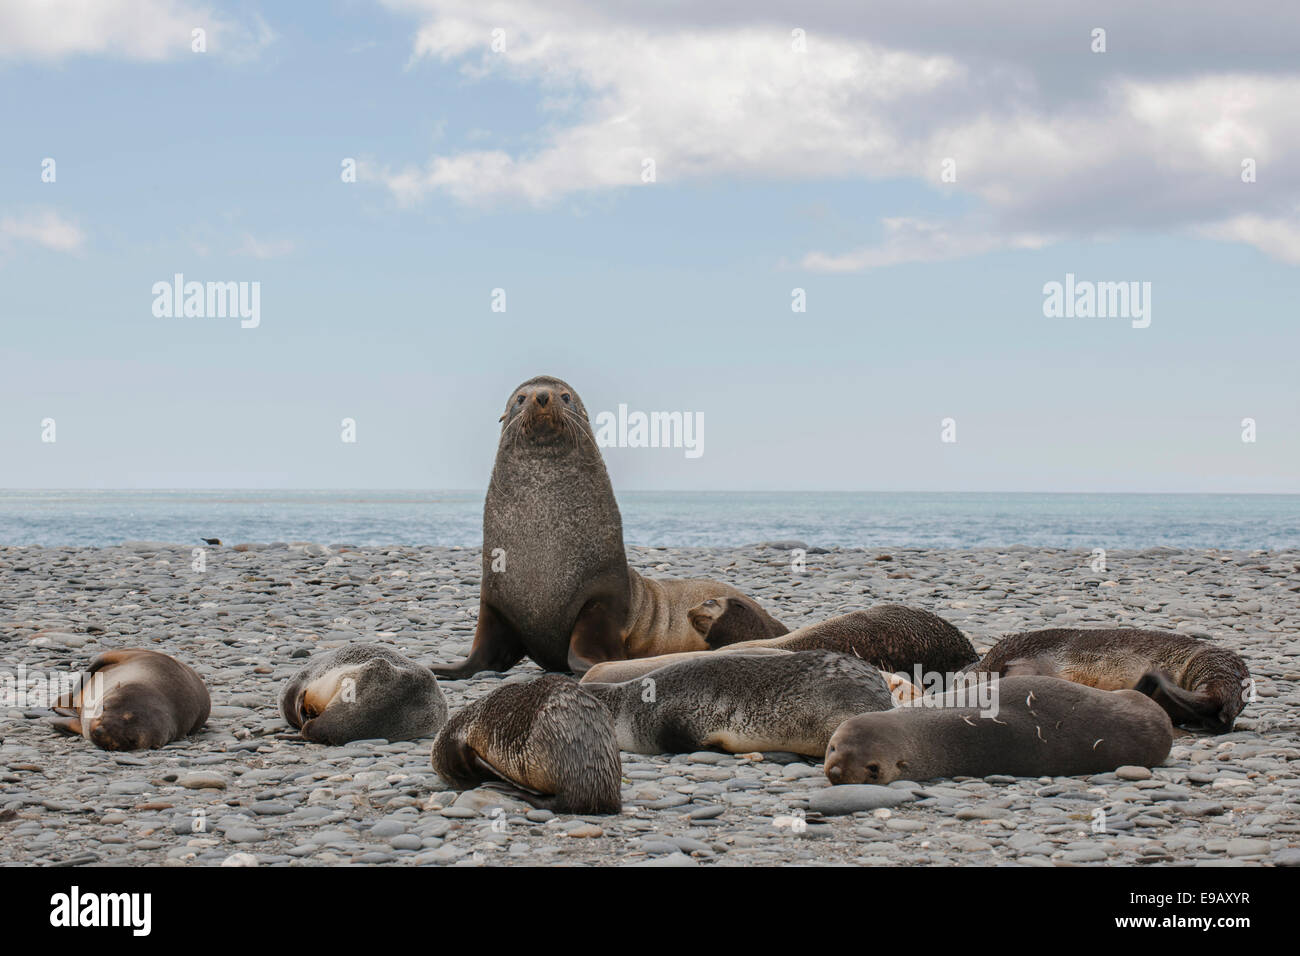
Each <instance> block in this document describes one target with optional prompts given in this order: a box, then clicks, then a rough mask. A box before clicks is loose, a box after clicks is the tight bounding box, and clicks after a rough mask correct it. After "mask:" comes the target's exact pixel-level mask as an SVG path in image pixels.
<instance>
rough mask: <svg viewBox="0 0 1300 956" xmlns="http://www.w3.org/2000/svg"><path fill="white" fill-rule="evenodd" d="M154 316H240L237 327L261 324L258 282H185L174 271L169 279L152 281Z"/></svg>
mask: <svg viewBox="0 0 1300 956" xmlns="http://www.w3.org/2000/svg"><path fill="white" fill-rule="evenodd" d="M152 291H153V296H154V299H153V314H154V318H157V319H235V318H237V319H240V320H241V321H240V323H239V325H240V327H241V328H245V329H255V328H257V327H258V326H259V325H261V324H262V283H260V282H186V281H185V276H184V274H182V273H180V272H178V273H176V274H175V275H174V276H173V277H172V281H171V282H166V281H161V282H155V283H154V284H153V290H152Z"/></svg>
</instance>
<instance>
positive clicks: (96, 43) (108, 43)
mask: <svg viewBox="0 0 1300 956" xmlns="http://www.w3.org/2000/svg"><path fill="white" fill-rule="evenodd" d="M196 27H201V28H203V29H204V30H205V31H206V32H207V38H206V39H207V54H205V55H217V56H221V55H232V56H235V57H246V56H249V55H251V54H253V53H254V52H256V51H257V50H259V49H261V48H262V47H264V46H266V45H267V44H268V43H270V42H271V40H272V39H273V38H274V34H272V33H271V31H270V29H269V27H267V26H266V24H265V23H264V22H262V21H261V20H260V19H256V22H255V24H254V25H252V26H250V27H245V26H241V25H238V24H235V23H233V22H232V21H229V20H227V19H226V18H225V16H224V15H218V14H217V13H215V12H213V10H212V8H211V7H209V6H206V5H202V4H195V3H190V2H188V0H4V2H3V3H0V59H15V60H60V59H63V58H65V57H69V56H77V55H88V54H94V55H104V56H112V57H118V58H121V59H128V60H172V59H177V58H179V57H182V56H195V55H197V54H195V53H194V52H193V51H192V50H191V31H193V30H194V29H195V28H196Z"/></svg>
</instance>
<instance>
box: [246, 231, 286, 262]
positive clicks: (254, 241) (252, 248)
mask: <svg viewBox="0 0 1300 956" xmlns="http://www.w3.org/2000/svg"><path fill="white" fill-rule="evenodd" d="M294 248H295V243H294V241H293V240H292V239H258V238H257V237H256V236H253V235H250V234H248V233H245V234H244V241H243V242H242V243H240V246H239V248H238V249H236V250H235V253H234V254H235V255H237V256H251V257H252V258H254V259H278V258H280V257H281V256H287V255H289V254H290V253H291V252H293V250H294Z"/></svg>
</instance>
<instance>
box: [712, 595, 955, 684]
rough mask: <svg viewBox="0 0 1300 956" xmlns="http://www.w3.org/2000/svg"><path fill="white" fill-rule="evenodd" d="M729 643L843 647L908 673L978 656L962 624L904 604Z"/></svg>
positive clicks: (942, 668) (951, 669)
mask: <svg viewBox="0 0 1300 956" xmlns="http://www.w3.org/2000/svg"><path fill="white" fill-rule="evenodd" d="M709 645H710V646H711V647H719V646H722V645H721V644H719V643H715V635H714V634H713V632H712V631H711V632H710V634H709ZM729 646H730V647H733V648H737V647H755V646H764V647H779V648H783V649H784V650H788V651H808V650H828V651H838V652H839V653H841V654H853V655H855V656H857V657H860V658H862V659H863V660H864V661H866V662H867V663H869V664H874V665H876V666H877V667H879V668H880V669H881V670H886V671H891V672H895V673H896V672H900V671H902V672H906V673H909V674H910V673H912V671H913V670H914V668H916V667H917V666H918V665H919V666H920V667H921V669H922V670H923V671H925V672H927V673H938V674H944V675H948V674H956V673H958V672H959V671H961V670H962V668H964V667H966V666H967V665H968V664H971V663H973V662H975V661H977V660H979V655H978V654H976V653H975V648H974V647H972V646H971V642H970V641H969V640H967V639H966V635H964V634H962V632H961V631H959V630H957V628H955V627H953V626H952V625H951V624H949V623H948V622H947V621H945V620H944V619H943V618H941V617H939V616H938V615H936V614H931V613H930V612H929V611H925V610H922V609H921V608H916V607H908V606H906V605H904V604H877V605H875V606H874V607H869V608H867V609H866V610H863V611H851V612H849V613H848V614H841V615H840V616H839V617H833V618H830V619H829V620H826V621H820V622H819V623H817V624H809V625H807V626H806V627H801V628H797V629H796V630H793V631H791V632H790V633H788V634H786V635H784V636H782V637H773V638H769V639H767V640H762V641H742V642H739V643H736V644H731V645H729Z"/></svg>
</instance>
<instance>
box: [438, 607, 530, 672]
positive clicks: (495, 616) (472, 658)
mask: <svg viewBox="0 0 1300 956" xmlns="http://www.w3.org/2000/svg"><path fill="white" fill-rule="evenodd" d="M523 659H524V642H523V641H521V640H520V639H519V634H518V632H516V631H515V629H514V628H513V627H512V626H511V625H510V622H509V621H507V620H506V619H505V618H504V617H502V616H501V614H500V613H499V612H498V611H497V610H496V609H494V608H493V607H492V605H490V604H488V603H487V602H486V601H483V600H481V599H480V600H479V605H478V624H477V626H476V627H475V629H474V645H473V646H472V647H471V648H470V651H469V657H467V658H465V659H464V660H463V661H461V662H460V663H459V664H433V665H432V666H430V668H429V669H430V670H431V671H433V673H434V674H435V675H436V676H438V677H442V678H445V679H447V680H460V679H461V678H464V677H473V676H474V675H475V674H477V673H478V672H479V671H508V670H510V668H512V667H514V666H515V665H516V664H518V663H519V662H520V661H521V660H523Z"/></svg>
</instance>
